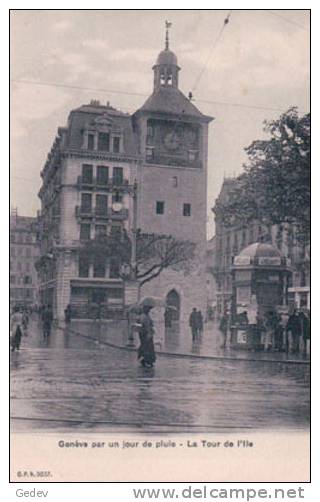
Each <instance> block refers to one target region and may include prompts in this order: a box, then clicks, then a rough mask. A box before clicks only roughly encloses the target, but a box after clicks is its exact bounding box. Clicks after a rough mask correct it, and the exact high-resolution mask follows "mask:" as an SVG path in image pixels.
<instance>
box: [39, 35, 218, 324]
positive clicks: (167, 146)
mask: <svg viewBox="0 0 320 502" xmlns="http://www.w3.org/2000/svg"><path fill="white" fill-rule="evenodd" d="M153 71H154V89H153V93H152V95H151V96H150V97H149V99H148V100H147V101H146V103H145V104H144V105H143V106H142V107H141V108H139V109H138V110H137V111H136V112H135V113H134V114H133V115H128V114H125V113H122V112H120V111H118V110H115V109H114V108H112V107H111V106H110V105H107V106H103V105H100V104H99V103H98V102H95V101H94V102H91V103H90V105H83V106H81V107H80V108H77V109H75V110H73V111H72V112H71V113H70V115H69V119H68V124H67V127H65V128H59V129H58V135H57V137H56V139H55V142H54V145H53V147H52V149H51V152H50V153H49V155H48V159H47V162H46V164H45V166H44V169H43V171H42V174H41V175H42V179H43V185H42V187H41V190H40V193H39V196H40V199H41V204H42V209H41V217H40V219H41V225H42V233H41V259H40V262H39V263H40V267H39V270H40V275H41V283H40V294H41V298H42V302H43V303H51V304H53V306H54V310H55V312H56V314H57V316H58V317H62V316H63V311H64V309H65V307H66V305H67V304H69V303H70V304H71V305H72V306H73V307H74V311H77V309H78V311H79V312H82V314H81V313H80V314H79V315H83V316H85V315H86V313H85V306H88V305H89V304H90V302H95V301H97V298H98V297H99V301H100V302H101V301H102V303H104V304H105V306H106V312H107V314H108V311H109V313H110V309H111V308H119V309H121V308H122V307H123V305H124V301H125V300H124V282H123V280H122V278H121V277H120V274H119V269H120V266H121V264H120V263H119V262H117V260H113V261H108V260H106V261H103V263H102V262H101V260H100V262H99V263H94V262H92V260H91V261H90V259H88V256H85V255H83V254H82V252H81V250H82V248H83V244H82V243H83V242H84V241H88V240H90V239H92V238H94V237H95V236H97V235H98V234H99V233H101V232H102V233H104V234H108V233H109V232H112V231H114V232H115V231H118V230H119V229H120V230H121V228H125V229H126V230H127V231H129V232H130V230H131V229H132V225H133V223H132V221H133V206H134V202H133V197H132V185H133V182H134V181H135V180H136V181H137V203H136V206H135V207H136V214H135V220H136V223H137V227H138V228H139V229H141V231H142V232H143V233H152V234H162V235H170V236H173V237H175V238H177V239H179V240H188V241H192V242H194V243H196V244H197V251H196V256H197V259H196V261H195V263H194V267H193V270H192V272H191V275H185V274H184V273H182V272H181V271H179V270H173V269H167V270H164V271H163V272H162V273H161V274H160V276H159V277H157V278H155V279H153V280H152V281H150V282H149V283H146V284H145V285H144V286H143V288H142V291H141V295H142V296H146V295H156V296H161V297H162V298H167V299H168V301H169V302H170V303H173V304H174V305H175V307H176V310H175V312H176V317H185V316H186V315H187V314H188V313H189V312H190V310H191V308H192V307H194V306H195V307H198V308H202V309H203V310H205V307H206V287H205V284H206V278H205V277H206V276H205V274H206V263H205V252H206V218H207V216H206V192H207V141H208V123H209V122H210V120H211V118H210V117H207V116H205V115H203V114H202V113H201V112H200V111H199V110H198V109H197V108H196V107H195V106H194V105H193V103H192V102H191V101H190V100H189V99H187V98H186V97H185V96H184V95H183V93H182V92H181V91H180V90H179V86H178V75H179V71H180V67H179V66H178V62H177V57H176V56H175V54H174V53H173V52H172V51H171V50H170V49H169V41H168V34H167V37H166V46H165V50H163V51H162V52H160V54H159V56H158V58H157V61H156V64H155V65H154V66H153ZM81 305H82V311H81V308H80V307H81Z"/></svg>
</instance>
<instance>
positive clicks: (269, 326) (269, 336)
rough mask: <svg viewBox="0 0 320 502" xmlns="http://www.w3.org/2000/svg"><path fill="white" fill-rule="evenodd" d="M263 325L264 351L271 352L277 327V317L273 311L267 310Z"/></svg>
mask: <svg viewBox="0 0 320 502" xmlns="http://www.w3.org/2000/svg"><path fill="white" fill-rule="evenodd" d="M264 325H265V330H266V333H265V339H264V350H271V349H274V347H275V332H276V327H277V315H276V313H275V312H274V311H273V310H269V311H268V312H267V313H266V316H265V319H264Z"/></svg>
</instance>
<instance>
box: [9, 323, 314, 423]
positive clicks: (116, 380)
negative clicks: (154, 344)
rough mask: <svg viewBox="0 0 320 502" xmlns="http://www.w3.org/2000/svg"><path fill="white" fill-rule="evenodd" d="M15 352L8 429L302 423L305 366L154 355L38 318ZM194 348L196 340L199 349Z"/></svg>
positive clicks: (306, 377)
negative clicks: (150, 362)
mask: <svg viewBox="0 0 320 502" xmlns="http://www.w3.org/2000/svg"><path fill="white" fill-rule="evenodd" d="M22 342H23V343H22V347H21V350H20V352H15V353H13V354H11V415H12V418H13V420H12V430H13V431H19V430H70V429H71V428H72V429H73V430H74V429H75V428H79V429H80V430H95V431H103V430H142V431H148V430H153V431H154V430H158V431H165V432H170V431H174V432H179V431H189V430H193V431H205V430H208V431H213V430H222V431H223V430H241V429H243V428H244V429H264V430H271V429H272V430H275V429H286V428H291V429H306V428H307V427H308V426H309V376H310V368H309V366H308V365H295V364H292V365H286V364H282V363H272V364H270V363H269V364H266V363H263V362H245V361H208V360H201V359H200V360H199V359H195V360H192V359H191V358H190V359H176V358H169V357H164V356H163V357H158V360H157V362H156V366H155V368H153V369H144V368H141V367H140V366H139V365H138V363H137V358H136V353H135V352H127V351H124V350H119V349H114V348H110V347H107V346H102V345H99V344H97V343H96V342H94V341H93V340H89V339H85V338H83V337H80V336H77V335H74V334H72V333H69V332H68V330H67V331H65V332H63V331H61V330H58V329H56V330H53V333H52V335H51V338H50V340H49V341H45V340H43V339H42V336H41V333H40V332H39V330H38V329H37V324H36V323H35V322H34V323H33V324H32V325H31V326H30V329H29V333H28V337H24V338H23V340H22ZM194 350H195V352H197V351H198V348H197V347H195V348H194Z"/></svg>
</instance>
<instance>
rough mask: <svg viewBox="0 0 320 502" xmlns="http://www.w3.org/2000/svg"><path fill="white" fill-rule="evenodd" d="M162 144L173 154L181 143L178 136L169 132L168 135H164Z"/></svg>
mask: <svg viewBox="0 0 320 502" xmlns="http://www.w3.org/2000/svg"><path fill="white" fill-rule="evenodd" d="M163 142H164V145H165V147H166V148H167V149H168V150H170V151H172V152H173V151H175V150H177V149H178V148H179V146H180V142H181V141H180V136H179V134H178V133H176V132H174V131H172V132H169V133H168V134H166V136H165V137H164V140H163Z"/></svg>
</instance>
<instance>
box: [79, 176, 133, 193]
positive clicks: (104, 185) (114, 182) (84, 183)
mask: <svg viewBox="0 0 320 502" xmlns="http://www.w3.org/2000/svg"><path fill="white" fill-rule="evenodd" d="M77 187H78V189H79V190H83V189H85V190H89V189H91V190H111V189H112V188H113V187H117V188H124V189H125V188H128V187H129V180H127V179H121V178H117V177H114V178H108V179H106V180H102V179H98V178H92V179H91V180H89V179H84V178H83V177H82V176H78V178H77Z"/></svg>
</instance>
